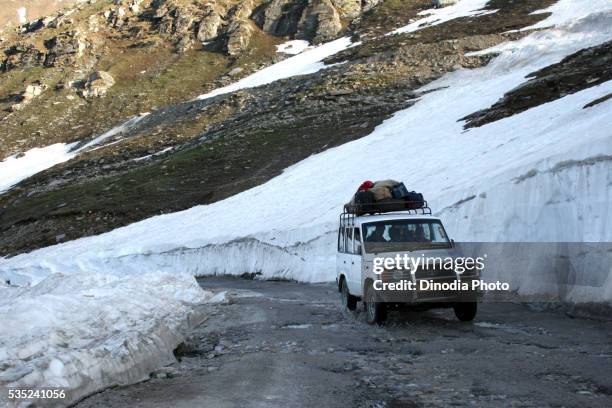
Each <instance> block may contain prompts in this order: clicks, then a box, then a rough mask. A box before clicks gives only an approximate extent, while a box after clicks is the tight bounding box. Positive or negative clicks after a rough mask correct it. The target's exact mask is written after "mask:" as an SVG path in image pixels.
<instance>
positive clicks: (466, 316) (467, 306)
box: [453, 302, 478, 322]
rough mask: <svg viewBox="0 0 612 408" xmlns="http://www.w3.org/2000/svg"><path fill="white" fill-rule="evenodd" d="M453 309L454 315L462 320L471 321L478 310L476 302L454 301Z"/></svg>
mask: <svg viewBox="0 0 612 408" xmlns="http://www.w3.org/2000/svg"><path fill="white" fill-rule="evenodd" d="M453 309H454V310H455V316H457V319H459V320H461V321H462V322H471V321H472V320H474V318H475V317H476V312H477V311H478V303H476V302H462V303H456V304H455V305H454V306H453Z"/></svg>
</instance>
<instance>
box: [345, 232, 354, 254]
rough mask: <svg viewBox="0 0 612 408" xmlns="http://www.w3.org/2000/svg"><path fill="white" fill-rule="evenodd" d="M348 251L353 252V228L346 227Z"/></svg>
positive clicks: (348, 252)
mask: <svg viewBox="0 0 612 408" xmlns="http://www.w3.org/2000/svg"><path fill="white" fill-rule="evenodd" d="M345 248H346V251H345V252H346V253H347V254H352V253H353V228H347V229H346V247H345Z"/></svg>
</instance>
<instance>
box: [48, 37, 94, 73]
mask: <svg viewBox="0 0 612 408" xmlns="http://www.w3.org/2000/svg"><path fill="white" fill-rule="evenodd" d="M45 47H46V48H47V50H48V52H47V55H46V57H45V63H44V65H45V66H46V67H53V66H57V65H71V64H74V63H75V62H76V60H77V59H78V58H79V57H80V56H81V55H82V54H83V52H84V50H85V49H86V48H87V43H86V41H85V40H83V39H82V38H80V36H79V33H78V32H75V31H70V32H65V33H62V34H60V35H58V36H56V37H53V38H51V39H49V40H47V41H45Z"/></svg>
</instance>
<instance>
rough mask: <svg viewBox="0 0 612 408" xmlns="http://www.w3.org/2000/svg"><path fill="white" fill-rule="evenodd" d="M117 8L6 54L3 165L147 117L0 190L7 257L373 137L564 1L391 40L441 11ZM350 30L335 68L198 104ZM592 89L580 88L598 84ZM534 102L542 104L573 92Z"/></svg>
mask: <svg viewBox="0 0 612 408" xmlns="http://www.w3.org/2000/svg"><path fill="white" fill-rule="evenodd" d="M115 3H117V2H107V1H97V2H93V3H92V4H83V5H81V6H79V7H78V8H76V9H74V11H69V12H65V13H62V14H58V15H56V16H54V17H52V18H50V19H45V20H44V21H41V22H33V23H30V24H28V25H27V26H26V27H24V29H23V31H24V32H23V33H21V34H16V33H9V35H8V37H7V39H6V40H5V41H4V42H3V44H2V47H4V55H5V56H4V60H3V62H2V67H3V72H2V73H1V74H0V82H1V83H2V86H0V89H2V91H0V92H3V93H4V94H3V95H0V103H2V104H3V105H2V107H3V108H4V109H5V111H4V112H3V113H0V135H1V136H0V138H2V140H1V141H2V143H1V147H0V150H1V151H0V153H2V156H3V157H7V156H9V155H13V154H19V153H23V152H26V151H27V150H28V149H31V148H33V147H43V146H47V145H51V144H53V143H68V142H75V143H77V146H83V145H86V143H87V142H89V141H91V140H94V139H95V137H96V136H98V135H100V134H101V133H103V132H104V131H107V130H109V129H110V128H112V127H113V126H114V125H117V124H119V123H121V122H123V121H124V120H126V119H129V118H130V117H137V120H135V121H133V122H132V123H131V124H130V126H127V127H124V128H120V129H118V130H117V131H116V132H115V134H114V135H112V136H111V137H110V138H108V139H107V140H105V141H104V143H103V144H102V145H100V146H94V147H93V148H90V149H85V150H84V151H83V152H81V153H79V154H78V155H76V156H75V157H73V158H72V159H71V160H69V161H67V162H65V163H63V164H59V165H57V166H55V167H53V168H51V169H49V170H47V171H45V172H42V173H39V174H37V175H36V176H34V177H31V178H29V179H27V180H25V181H23V182H22V183H20V184H19V185H18V186H16V187H14V188H13V189H11V190H10V191H8V192H6V193H4V194H2V195H0V248H1V250H0V253H2V254H4V255H8V254H16V253H19V252H22V251H26V250H30V249H33V248H37V247H41V246H46V245H50V244H54V243H57V242H61V241H64V240H69V239H74V238H78V237H81V236H84V235H91V234H98V233H101V232H105V231H108V230H110V229H113V228H115V227H118V226H122V225H125V224H127V223H130V222H134V221H137V220H141V219H143V218H146V217H149V216H151V215H155V214H160V213H166V212H173V211H178V210H182V209H186V208H190V207H192V206H194V205H197V204H206V203H212V202H215V201H218V200H221V199H223V198H226V197H229V196H231V195H234V194H236V193H238V192H241V191H244V190H246V189H248V188H250V187H253V186H256V185H259V184H261V183H263V182H265V181H267V180H269V179H270V178H272V177H274V176H276V175H278V174H279V173H280V172H281V171H282V170H283V169H285V168H286V167H288V166H290V165H292V164H294V163H297V162H298V161H300V160H302V159H304V158H306V157H308V156H310V155H312V154H314V153H317V152H321V151H324V150H326V149H329V148H331V147H334V146H338V145H341V144H343V143H346V142H348V141H351V140H355V139H358V138H360V137H363V136H365V135H367V134H369V133H370V132H371V131H372V130H373V129H374V127H376V126H377V125H378V124H380V123H381V122H382V121H383V120H385V119H386V118H388V117H389V116H390V115H392V114H393V113H394V112H397V111H398V110H400V109H402V108H405V107H407V106H410V105H411V104H414V103H415V102H416V101H417V100H418V97H419V95H418V94H417V93H416V92H415V91H416V90H417V89H419V88H421V87H422V86H423V85H425V84H427V83H429V82H431V81H433V80H435V79H437V78H440V77H441V76H442V75H444V74H446V73H448V72H452V71H454V70H457V69H460V68H476V67H480V66H482V65H484V64H487V63H488V61H489V60H490V59H491V57H492V55H474V54H470V53H471V52H472V53H473V52H476V51H479V50H483V49H486V48H489V47H491V46H494V45H496V44H500V43H502V42H505V41H508V40H516V39H518V38H520V37H522V36H524V35H526V34H528V31H517V29H520V28H523V27H527V26H531V25H533V24H535V23H537V22H538V21H541V20H543V19H544V18H546V17H547V14H546V13H538V14H533V12H534V11H536V10H541V9H544V8H546V7H547V6H549V5H551V4H553V3H555V1H554V0H515V1H512V2H507V1H502V0H491V1H488V2H487V1H482V2H480V3H482V5H481V6H482V11H481V12H479V13H475V14H474V15H469V16H465V17H459V18H455V19H451V20H450V21H448V22H444V23H442V24H438V23H436V22H435V21H434V22H431V23H429V25H428V26H427V25H426V26H424V27H421V28H420V29H419V30H418V32H406V33H397V34H396V35H392V36H389V35H384V34H385V33H388V32H390V31H392V30H393V29H395V28H398V27H401V26H405V25H407V24H410V23H411V22H413V21H415V20H417V19H419V18H421V17H420V16H419V15H418V13H419V12H420V11H422V10H424V9H427V8H430V7H431V2H430V1H429V0H402V1H400V0H384V1H381V2H377V1H363V2H362V1H339V0H338V1H332V0H324V1H323V0H322V1H316V0H311V1H298V0H274V1H266V2H264V1H247V2H242V1H241V2H234V1H230V0H223V1H221V0H220V1H216V2H207V3H199V2H197V3H193V2H184V1H179V0H168V1H160V0H156V1H152V2H148V1H142V2H141V1H134V0H132V1H123V2H118V3H119V4H115ZM472 3H476V2H473V1H472ZM343 35H348V36H351V37H352V38H353V40H355V41H360V42H356V43H354V44H353V46H352V47H351V48H349V49H347V50H346V51H343V52H341V53H338V54H336V55H334V56H332V57H330V58H329V59H328V60H326V61H325V62H326V63H327V64H328V69H325V70H322V71H318V72H315V73H313V74H308V75H303V76H299V77H292V78H290V79H286V80H281V81H276V82H273V83H271V84H268V85H264V86H260V87H257V88H252V89H243V90H239V91H236V92H231V93H228V94H224V95H218V96H215V97H214V98H209V99H202V100H190V99H193V98H194V97H196V96H197V95H199V94H202V93H204V92H207V91H210V90H211V89H214V88H217V87H219V86H223V85H227V84H229V83H232V82H235V81H237V80H238V79H240V78H242V77H245V76H247V75H248V74H250V73H252V72H254V71H255V70H257V69H260V68H261V67H263V66H266V65H269V64H271V63H272V62H274V61H278V60H281V59H283V58H286V57H287V55H284V54H280V53H277V52H276V49H275V45H279V44H281V43H283V42H284V41H286V40H300V39H304V40H307V41H309V42H311V43H315V44H316V43H320V42H324V41H328V40H331V39H334V38H338V37H341V36H343ZM576 59H579V60H582V58H580V56H578V57H577V58H576ZM594 61H595V60H594ZM596 61H599V62H601V60H600V59H597V60H596ZM592 65H593V66H592V70H593V71H592V72H591V74H592V75H593V76H596V75H598V74H597V73H598V72H603V71H605V66H606V65H605V64H604V65H601V64H600V63H594V64H592ZM564 66H567V69H573V68H572V66H573V65H572V64H566V65H563V66H562V67H561V69H556V70H552V71H551V74H550V75H549V76H548V77H547V78H551V77H552V78H554V77H555V76H563V75H567V72H566V71H567V70H565V69H563V67H564ZM107 73H108V75H107ZM602 75H603V74H602ZM602 77H603V76H602ZM586 82H587V83H577V84H576V85H575V88H576V89H582V88H584V87H587V86H590V84H591V83H593V82H589V81H586ZM526 92H527V95H526V98H527V99H530V100H532V101H537V100H540V99H541V100H544V99H545V100H550V99H551V98H553V99H554V98H557V97H559V96H561V95H564V94H565V92H557V93H556V94H555V95H552V96H551V95H548V94H546V95H543V93H542V92H540V90H539V88H538V87H529V88H528V89H527V91H526ZM185 100H190V101H188V102H184V101H185ZM492 109H494V108H492ZM510 110H512V108H510ZM144 113H149V114H148V115H146V116H144V115H143V114H144ZM508 114H510V115H511V114H512V112H509V113H508V112H504V113H503V115H506V116H507V115H508ZM481 115H484V114H483V113H481ZM489 116H490V115H488V116H487V117H489ZM478 117H480V116H478ZM472 124H476V123H475V122H473V121H472V122H470V124H469V125H472Z"/></svg>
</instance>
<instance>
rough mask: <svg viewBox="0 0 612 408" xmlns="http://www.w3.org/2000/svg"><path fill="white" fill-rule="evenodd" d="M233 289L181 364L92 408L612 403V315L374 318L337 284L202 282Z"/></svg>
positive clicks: (504, 308)
mask: <svg viewBox="0 0 612 408" xmlns="http://www.w3.org/2000/svg"><path fill="white" fill-rule="evenodd" d="M200 282H201V285H202V286H203V287H204V288H206V289H209V290H214V291H227V298H228V303H226V304H219V305H214V306H209V309H210V310H209V313H210V315H209V318H208V320H207V321H206V322H205V323H204V324H203V325H202V326H200V327H199V328H198V329H196V330H195V331H194V332H193V333H192V334H191V335H190V338H189V340H188V341H187V342H186V343H185V345H184V346H183V347H181V348H180V349H178V350H177V355H178V357H179V360H180V361H179V362H177V363H176V364H173V365H172V366H169V367H166V368H164V369H162V370H159V371H157V372H155V373H152V378H151V379H150V380H147V381H145V382H142V383H140V384H136V385H132V386H128V387H117V388H114V389H110V390H107V391H104V392H102V393H100V394H97V395H94V396H92V397H90V398H88V399H86V400H84V401H82V402H81V403H80V404H78V407H79V408H86V407H148V408H156V407H160V408H161V407H164V408H166V407H173V408H183V407H212V408H217V407H219V408H223V407H279V408H280V407H283V408H284V407H317V408H319V407H325V408H327V407H421V406H423V407H430V406H478V407H545V406H551V407H585V406H589V407H610V406H612V380H611V379H612V323H605V322H600V321H594V320H584V319H573V318H570V317H568V316H565V315H564V314H561V313H551V312H535V311H532V310H530V309H529V308H527V307H525V306H522V305H517V304H485V305H481V307H480V310H479V314H478V316H477V317H476V320H475V321H474V322H472V323H461V322H459V321H457V320H456V319H455V317H454V315H453V312H452V310H440V311H429V312H422V313H414V312H404V313H399V312H394V313H391V314H390V317H389V321H388V323H387V324H386V325H385V326H369V325H367V324H366V323H365V319H364V313H363V309H362V306H361V305H360V306H359V308H358V311H357V312H355V313H350V312H346V311H343V310H342V309H341V308H340V299H339V294H338V292H337V291H336V290H335V287H334V286H333V285H331V284H321V285H305V284H297V283H289V282H265V281H249V280H241V279H230V278H207V279H202V280H201V281H200Z"/></svg>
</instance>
